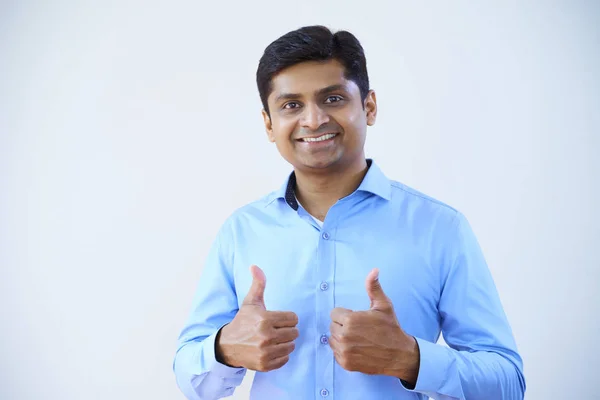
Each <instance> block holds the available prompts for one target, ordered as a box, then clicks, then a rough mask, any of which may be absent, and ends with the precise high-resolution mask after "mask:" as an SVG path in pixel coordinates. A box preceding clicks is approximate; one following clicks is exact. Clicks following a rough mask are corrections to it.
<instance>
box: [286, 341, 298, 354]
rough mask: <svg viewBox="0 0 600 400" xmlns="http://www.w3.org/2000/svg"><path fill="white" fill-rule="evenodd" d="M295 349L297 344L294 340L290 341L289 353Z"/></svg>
mask: <svg viewBox="0 0 600 400" xmlns="http://www.w3.org/2000/svg"><path fill="white" fill-rule="evenodd" d="M295 349H296V344H295V343H294V342H290V345H289V346H288V354H290V353H291V352H292V351H294V350H295Z"/></svg>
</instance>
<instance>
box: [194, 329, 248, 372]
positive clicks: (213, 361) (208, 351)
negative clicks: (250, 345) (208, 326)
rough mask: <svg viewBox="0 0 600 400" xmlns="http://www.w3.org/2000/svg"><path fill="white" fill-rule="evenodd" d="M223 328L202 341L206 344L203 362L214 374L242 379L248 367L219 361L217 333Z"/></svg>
mask: <svg viewBox="0 0 600 400" xmlns="http://www.w3.org/2000/svg"><path fill="white" fill-rule="evenodd" d="M221 328H223V327H221ZM221 328H219V329H218V330H217V331H216V332H215V333H213V334H212V335H210V336H208V337H207V338H206V339H204V340H203V341H202V344H203V345H204V352H203V355H204V360H203V364H204V365H207V366H209V368H208V370H209V371H210V372H211V373H212V374H215V375H218V376H220V377H222V378H239V379H240V381H241V380H242V378H243V377H244V375H246V368H235V367H230V366H228V365H225V364H222V363H220V362H219V361H217V357H216V354H215V341H216V339H217V335H218V334H219V332H220V331H221Z"/></svg>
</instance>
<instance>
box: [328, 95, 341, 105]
mask: <svg viewBox="0 0 600 400" xmlns="http://www.w3.org/2000/svg"><path fill="white" fill-rule="evenodd" d="M342 100H343V98H342V96H338V95H333V96H327V99H326V100H325V103H327V104H331V103H337V102H338V101H342Z"/></svg>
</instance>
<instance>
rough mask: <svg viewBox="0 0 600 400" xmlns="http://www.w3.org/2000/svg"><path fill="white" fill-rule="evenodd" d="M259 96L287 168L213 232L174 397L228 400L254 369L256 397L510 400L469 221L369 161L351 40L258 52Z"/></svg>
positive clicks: (358, 54) (512, 357)
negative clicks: (280, 179)
mask: <svg viewBox="0 0 600 400" xmlns="http://www.w3.org/2000/svg"><path fill="white" fill-rule="evenodd" d="M257 83H258V90H259V93H260V97H261V99H262V103H263V106H264V110H263V118H264V122H265V127H266V131H267V135H268V138H269V140H270V141H271V142H273V143H275V145H276V146H277V149H278V150H279V152H280V153H281V155H282V156H283V157H284V158H285V159H286V160H287V161H288V162H289V163H290V164H291V165H292V166H293V168H294V171H293V172H292V173H291V175H290V176H289V179H288V180H287V181H286V182H285V183H284V184H283V186H282V187H281V188H280V189H279V190H277V191H275V192H273V193H271V194H269V195H267V196H265V197H264V198H262V199H260V200H258V201H256V202H254V203H251V204H249V205H247V206H245V207H243V208H241V209H239V210H237V211H236V212H235V213H233V215H232V216H231V217H230V218H229V219H228V220H227V221H226V222H225V223H224V225H223V226H222V228H221V229H220V231H219V233H218V235H217V238H216V241H215V243H214V245H213V247H212V249H211V251H210V254H209V256H208V260H207V262H206V265H205V267H204V270H203V273H202V277H201V280H200V283H199V286H198V289H197V293H196V296H195V299H194V304H193V309H192V312H191V314H190V316H189V320H188V321H187V323H186V325H185V327H184V329H183V331H182V332H181V335H180V337H179V348H178V350H177V353H176V356H175V360H174V371H175V375H176V378H177V383H178V385H179V387H180V389H181V390H182V392H183V393H184V394H185V395H186V396H187V397H188V398H189V399H218V398H221V397H225V396H229V395H231V394H232V393H233V391H234V390H235V387H236V386H238V385H239V384H240V383H241V382H242V379H243V377H244V374H245V372H246V370H248V369H250V370H254V371H257V372H256V375H255V378H254V382H253V386H252V390H251V398H252V399H269V400H282V399H332V398H336V399H342V400H349V399H377V400H381V399H425V398H426V397H427V396H430V397H432V398H434V399H522V398H523V396H524V392H525V380H524V377H523V370H522V360H521V357H520V356H519V354H518V353H517V349H516V345H515V341H514V339H513V335H512V332H511V328H510V326H509V324H508V321H507V319H506V316H505V314H504V311H503V309H502V305H501V303H500V299H499V297H498V293H497V291H496V288H495V285H494V282H493V280H492V277H491V274H490V272H489V269H488V267H487V265H486V262H485V259H484V257H483V255H482V252H481V250H480V247H479V246H478V243H477V240H476V238H475V236H474V234H473V232H472V230H471V228H470V226H469V224H468V222H467V220H466V219H465V217H464V216H463V215H462V214H461V213H460V212H458V211H456V210H455V209H453V208H451V207H449V206H448V205H445V204H443V203H441V202H439V201H436V200H434V199H432V198H430V197H428V196H426V195H424V194H422V193H419V192H417V191H416V190H413V189H411V188H409V187H407V186H405V185H403V184H401V183H399V182H396V181H392V180H389V179H387V178H386V177H385V176H384V174H383V173H382V171H381V170H380V169H379V168H378V167H377V165H376V164H375V163H374V162H373V161H372V160H368V159H365V153H364V143H365V137H366V131H367V126H368V125H373V124H374V123H375V118H376V116H377V102H376V97H375V93H374V92H373V91H372V90H369V79H368V76H367V68H366V60H365V56H364V52H363V49H362V47H361V45H360V43H359V42H358V40H357V39H356V38H355V37H354V36H353V35H352V34H350V33H349V32H345V31H340V32H337V33H335V34H333V33H332V32H331V31H329V30H328V29H327V28H325V27H321V26H311V27H304V28H301V29H299V30H296V31H293V32H290V33H288V34H286V35H284V36H282V37H281V38H279V39H277V40H276V41H274V42H273V43H271V44H270V45H269V46H268V47H267V48H266V50H265V52H264V55H263V56H262V58H261V60H260V63H259V66H258V71H257ZM379 277H381V278H380V279H379ZM440 333H443V335H444V339H445V341H446V343H447V344H448V345H449V346H450V347H446V346H442V345H438V344H436V341H437V339H438V338H439V335H440Z"/></svg>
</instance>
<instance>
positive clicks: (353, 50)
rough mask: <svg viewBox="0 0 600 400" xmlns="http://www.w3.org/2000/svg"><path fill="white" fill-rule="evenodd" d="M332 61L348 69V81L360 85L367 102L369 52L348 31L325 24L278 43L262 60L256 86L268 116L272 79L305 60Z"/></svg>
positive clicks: (286, 37)
mask: <svg viewBox="0 0 600 400" xmlns="http://www.w3.org/2000/svg"><path fill="white" fill-rule="evenodd" d="M332 59H335V60H337V61H339V62H340V63H341V64H342V65H343V66H344V68H345V70H346V73H345V77H346V79H348V80H351V81H353V82H354V83H356V85H357V86H358V88H359V90H360V95H361V99H362V101H363V103H364V100H365V99H366V98H367V94H368V93H369V75H368V74H367V60H366V59H365V52H364V50H363V48H362V46H361V44H360V42H359V41H358V39H357V38H356V37H355V36H354V35H353V34H351V33H350V32H348V31H338V32H336V33H333V32H332V31H331V30H330V29H329V28H327V27H324V26H321V25H314V26H305V27H302V28H300V29H297V30H295V31H291V32H288V33H286V34H285V35H283V36H281V37H280V38H279V39H277V40H275V41H274V42H273V43H271V44H270V45H269V46H267V48H266V49H265V52H264V54H263V56H262V57H261V58H260V61H259V63H258V70H257V71H256V83H257V85H258V93H259V95H260V100H261V101H262V104H263V107H264V109H265V111H266V112H267V114H268V115H270V113H269V105H268V103H267V98H268V97H269V95H270V94H271V92H272V90H273V88H272V85H271V80H272V79H273V77H274V76H275V75H277V74H278V73H279V72H281V71H282V70H284V69H285V68H288V67H291V66H292V65H295V64H298V63H301V62H304V61H328V60H332Z"/></svg>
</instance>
